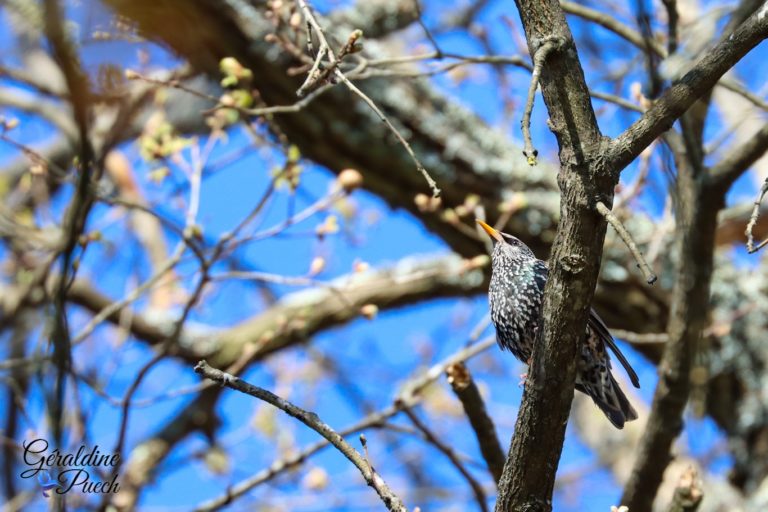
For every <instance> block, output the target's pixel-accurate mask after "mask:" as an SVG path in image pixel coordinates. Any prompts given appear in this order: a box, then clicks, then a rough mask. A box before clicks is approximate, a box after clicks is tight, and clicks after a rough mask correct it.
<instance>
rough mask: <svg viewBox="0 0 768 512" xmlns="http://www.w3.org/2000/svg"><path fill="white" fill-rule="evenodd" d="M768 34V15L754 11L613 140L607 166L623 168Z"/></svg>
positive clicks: (607, 155) (605, 155) (607, 156)
mask: <svg viewBox="0 0 768 512" xmlns="http://www.w3.org/2000/svg"><path fill="white" fill-rule="evenodd" d="M766 37H768V16H765V15H762V16H761V15H760V12H757V13H755V14H754V15H752V16H751V17H750V18H749V19H748V20H747V21H745V22H744V23H743V24H742V25H741V26H740V27H739V28H738V29H736V30H735V31H734V33H733V34H732V35H731V36H730V37H728V38H727V39H725V40H723V41H721V42H720V43H718V44H717V45H716V46H715V47H714V48H712V50H710V51H709V52H707V54H706V55H705V56H704V57H703V58H702V59H701V61H699V62H698V63H697V64H696V65H695V66H694V67H693V68H692V69H691V70H690V71H688V72H687V73H686V74H685V75H684V76H683V77H682V78H680V79H679V80H677V81H676V82H675V83H674V84H673V85H672V86H671V87H670V88H669V89H668V90H667V91H665V92H664V94H662V96H661V97H660V98H659V99H658V100H656V101H655V102H654V104H653V105H652V106H651V108H650V109H649V110H648V111H647V112H646V113H645V114H643V116H642V117H641V118H640V119H638V120H637V121H636V122H635V123H633V124H632V126H630V127H629V128H628V129H627V130H625V131H624V133H622V134H621V135H619V136H618V137H616V139H614V140H613V141H611V143H610V145H609V147H608V148H607V149H606V152H605V154H604V156H603V158H604V163H605V164H606V168H608V169H615V170H621V169H624V168H625V167H626V166H627V165H629V163H630V162H631V161H632V160H634V159H635V157H637V155H639V154H640V152H641V151H642V150H643V149H645V148H646V147H647V146H648V144H650V143H651V142H652V141H653V140H654V139H655V138H656V137H658V136H659V135H661V134H662V133H663V132H665V131H667V130H668V129H669V128H670V127H671V126H672V124H673V123H674V121H675V120H676V119H677V118H678V117H680V116H681V115H682V114H683V113H684V112H685V111H686V110H688V108H689V107H690V106H691V105H692V104H693V102H694V101H696V100H697V99H698V98H699V97H701V96H702V95H703V94H705V93H706V92H707V91H709V90H710V89H712V87H714V86H715V85H716V84H717V82H718V81H719V80H720V78H721V77H722V76H723V75H724V74H725V73H726V72H727V71H728V70H729V69H731V68H732V67H733V66H734V65H735V64H736V63H737V62H738V61H739V60H740V59H741V58H742V57H744V55H746V54H747V53H748V52H749V51H750V50H752V48H754V47H755V46H757V45H758V44H759V43H760V42H761V41H762V40H763V39H765V38H766Z"/></svg>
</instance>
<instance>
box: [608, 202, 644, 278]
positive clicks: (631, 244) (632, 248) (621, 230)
mask: <svg viewBox="0 0 768 512" xmlns="http://www.w3.org/2000/svg"><path fill="white" fill-rule="evenodd" d="M595 208H596V209H597V211H598V212H599V213H600V215H602V216H603V217H605V220H607V221H608V223H609V224H610V225H611V226H613V229H615V230H616V233H618V234H619V236H620V237H621V239H622V240H623V241H624V243H625V244H627V248H628V249H629V252H631V253H632V256H633V257H634V258H635V261H637V266H638V267H639V268H640V270H641V271H642V273H643V277H645V282H647V283H648V284H653V283H655V282H656V280H657V279H658V277H656V274H654V273H653V270H651V267H650V266H649V265H648V262H646V261H645V258H643V254H642V253H641V252H640V249H638V248H637V244H636V243H635V241H634V240H633V239H632V236H631V235H630V234H629V231H627V228H625V227H624V225H623V224H622V223H621V221H620V220H619V219H617V218H616V216H615V215H614V214H613V213H611V210H609V209H608V207H607V206H605V204H603V202H602V201H598V202H597V204H596V205H595Z"/></svg>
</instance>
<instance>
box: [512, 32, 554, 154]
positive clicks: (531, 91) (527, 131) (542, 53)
mask: <svg viewBox="0 0 768 512" xmlns="http://www.w3.org/2000/svg"><path fill="white" fill-rule="evenodd" d="M563 44H564V41H563V39H562V38H560V37H558V36H551V37H548V38H546V39H545V40H544V41H542V42H541V46H539V47H538V48H537V49H536V51H535V52H534V54H533V72H532V73H531V84H530V85H529V86H528V97H527V99H526V100H525V110H524V111H523V120H522V121H521V125H522V128H523V142H524V143H525V146H524V148H523V155H525V157H526V159H527V160H528V165H536V157H537V156H538V154H539V152H538V151H537V150H536V149H535V148H534V147H533V141H532V140H531V112H533V101H534V99H535V97H536V89H538V88H539V77H540V76H541V70H542V69H543V67H544V61H546V60H547V56H548V55H549V54H550V53H551V52H553V51H556V50H557V49H558V48H560V47H562V45H563Z"/></svg>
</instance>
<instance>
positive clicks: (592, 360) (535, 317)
mask: <svg viewBox="0 0 768 512" xmlns="http://www.w3.org/2000/svg"><path fill="white" fill-rule="evenodd" d="M477 223H478V224H479V225H480V226H481V227H482V228H483V230H484V231H485V232H486V233H487V234H488V235H490V237H491V239H492V241H493V253H492V254H491V284H490V287H489V289H488V299H489V303H490V309H491V321H492V323H493V325H494V327H495V328H496V341H497V343H498V344H499V346H500V347H501V349H502V350H509V351H510V352H512V354H513V355H514V356H515V357H516V358H517V359H519V360H520V361H522V362H523V363H526V364H529V365H530V362H531V355H532V353H533V344H534V342H535V341H536V331H537V330H538V326H539V320H540V317H541V315H542V302H543V298H544V285H545V284H546V282H547V275H548V273H549V269H548V268H547V263H546V262H544V261H542V260H540V259H538V258H536V256H535V255H534V253H533V251H531V249H530V248H529V247H528V246H527V245H525V244H524V243H523V242H522V241H521V240H520V239H518V238H516V237H514V236H512V235H509V234H507V233H502V232H501V231H497V230H496V229H494V228H492V227H491V226H489V225H488V224H486V223H485V222H483V221H482V220H479V219H478V220H477ZM606 347H608V348H610V349H611V351H613V353H614V354H615V356H616V358H617V359H618V360H619V362H620V363H621V365H622V366H623V367H624V369H625V370H626V372H627V374H628V375H629V378H630V380H631V381H632V384H633V385H634V386H635V387H636V388H639V387H640V379H638V377H637V374H636V373H635V371H634V369H632V366H631V365H630V364H629V362H628V361H627V359H626V357H624V354H622V353H621V351H620V350H619V347H617V346H616V342H615V341H614V340H613V337H612V336H611V333H610V331H609V330H608V328H607V327H606V326H605V323H604V322H603V321H602V320H601V319H600V317H599V316H598V315H597V313H596V312H595V310H594V309H590V314H589V321H588V322H587V329H586V333H585V336H584V342H583V343H582V347H581V354H580V357H579V360H578V363H577V373H576V389H577V390H578V391H581V392H582V393H584V394H586V395H588V396H589V397H590V398H592V400H593V401H594V402H595V404H596V405H597V406H598V407H599V408H600V409H601V410H602V411H603V413H604V414H605V415H606V417H607V418H608V420H609V421H610V422H611V423H612V424H613V425H614V426H615V427H616V428H619V429H621V428H624V423H625V422H627V421H631V420H635V419H637V412H636V411H635V409H634V408H633V407H632V404H630V403H629V399H627V397H626V395H625V394H624V392H623V391H622V390H621V388H620V387H619V384H618V382H616V379H615V378H614V377H613V375H612V374H611V359H610V355H609V354H608V351H607V350H606Z"/></svg>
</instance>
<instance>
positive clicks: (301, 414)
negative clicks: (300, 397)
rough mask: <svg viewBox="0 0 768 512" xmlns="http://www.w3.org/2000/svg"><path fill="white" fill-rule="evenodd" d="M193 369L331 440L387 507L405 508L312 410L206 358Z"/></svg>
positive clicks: (358, 456)
mask: <svg viewBox="0 0 768 512" xmlns="http://www.w3.org/2000/svg"><path fill="white" fill-rule="evenodd" d="M195 372H196V373H198V374H200V375H202V376H203V377H205V378H206V379H211V380H213V381H216V382H218V383H219V384H221V385H222V386H226V387H228V388H230V389H234V390H235V391H240V392H241V393H245V394H247V395H250V396H252V397H254V398H258V399H259V400H263V401H264V402H267V403H268V404H271V405H274V406H275V407H277V408H278V409H280V410H282V411H283V412H285V413H286V414H288V415H289V416H293V417H294V418H296V419H297V420H299V421H300V422H302V423H303V424H305V425H306V426H308V427H309V428H311V429H312V430H314V431H315V432H317V433H318V434H320V435H321V436H323V437H324V438H325V439H326V440H327V441H328V442H329V443H331V444H332V445H333V446H334V447H335V448H336V449H337V450H339V451H340V452H341V453H342V455H344V456H345V457H346V458H347V459H348V460H349V461H350V462H351V463H352V464H353V465H354V466H355V467H356V468H357V469H358V470H359V471H360V474H361V475H363V479H365V483H367V484H368V485H369V486H370V487H372V488H373V489H374V490H375V491H376V493H377V494H378V495H379V497H380V498H381V501H382V502H383V503H384V505H385V506H386V507H387V509H388V510H392V511H396V512H405V511H406V508H405V505H403V502H402V501H400V498H398V497H397V495H396V494H395V493H394V492H392V490H391V489H390V488H389V486H388V485H387V484H386V482H384V480H383V479H382V478H381V477H380V476H379V474H378V473H377V472H376V470H374V469H373V466H371V465H370V463H369V461H367V460H365V459H364V458H363V456H362V455H360V453H359V452H358V451H357V450H355V449H354V448H352V446H351V445H350V444H349V443H347V442H346V441H345V440H344V438H343V437H341V436H340V435H339V434H337V433H336V431H334V430H333V429H332V428H331V427H329V426H328V425H327V424H325V423H323V421H322V420H321V419H320V418H319V417H318V416H317V414H315V413H313V412H308V411H305V410H304V409H301V408H300V407H297V406H295V405H293V404H292V403H290V402H289V401H287V400H284V399H282V398H280V397H279V396H277V395H275V394H273V393H271V392H269V391H267V390H266V389H262V388H260V387H258V386H254V385H253V384H249V383H247V382H245V381H243V380H241V379H240V378H238V377H235V376H234V375H230V374H228V373H225V372H222V371H221V370H217V369H216V368H211V367H210V366H208V363H206V362H205V361H200V362H199V363H197V366H195Z"/></svg>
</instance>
